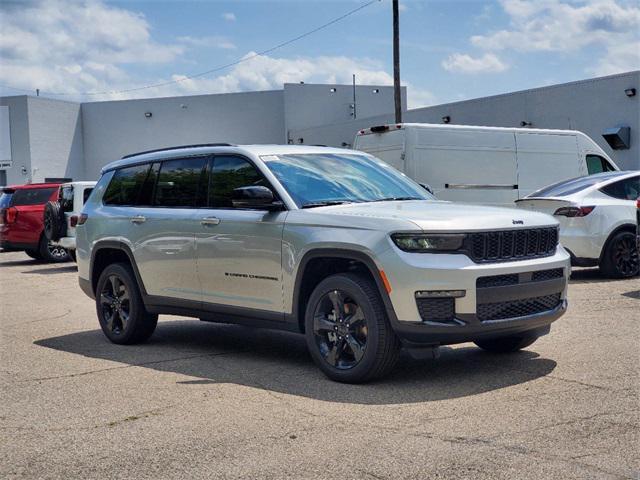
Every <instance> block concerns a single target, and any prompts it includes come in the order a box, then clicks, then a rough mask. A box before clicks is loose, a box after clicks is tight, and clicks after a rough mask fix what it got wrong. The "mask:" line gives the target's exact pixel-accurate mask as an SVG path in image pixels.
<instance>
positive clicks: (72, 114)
mask: <svg viewBox="0 0 640 480" xmlns="http://www.w3.org/2000/svg"><path fill="white" fill-rule="evenodd" d="M27 108H28V111H29V142H30V150H31V179H32V181H33V182H42V181H44V179H45V178H47V177H52V178H60V177H65V178H72V179H73V180H85V179H86V176H85V173H86V172H85V167H84V145H83V142H82V119H81V116H80V104H78V103H73V102H63V101H60V100H51V99H48V98H42V97H28V100H27Z"/></svg>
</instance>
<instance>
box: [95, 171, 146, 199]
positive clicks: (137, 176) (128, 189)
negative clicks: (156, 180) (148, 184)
mask: <svg viewBox="0 0 640 480" xmlns="http://www.w3.org/2000/svg"><path fill="white" fill-rule="evenodd" d="M150 166H151V165H149V164H146V165H135V166H133V167H127V168H121V169H120V170H116V172H115V173H114V174H113V178H112V179H111V183H109V186H108V187H107V191H106V192H105V193H104V199H103V202H104V204H105V205H137V204H138V197H139V196H140V192H141V190H142V186H143V185H144V182H145V180H146V178H147V175H148V173H149V167H150Z"/></svg>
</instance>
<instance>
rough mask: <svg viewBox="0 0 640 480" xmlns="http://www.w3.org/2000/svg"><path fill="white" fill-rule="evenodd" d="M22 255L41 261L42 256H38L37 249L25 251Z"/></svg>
mask: <svg viewBox="0 0 640 480" xmlns="http://www.w3.org/2000/svg"><path fill="white" fill-rule="evenodd" d="M24 253H26V254H27V255H29V256H30V257H31V258H33V259H34V260H42V255H40V251H39V250H37V249H29V250H25V251H24Z"/></svg>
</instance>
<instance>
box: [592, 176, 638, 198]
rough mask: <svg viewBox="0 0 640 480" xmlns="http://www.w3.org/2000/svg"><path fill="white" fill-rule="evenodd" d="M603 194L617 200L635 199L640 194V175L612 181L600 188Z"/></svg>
mask: <svg viewBox="0 0 640 480" xmlns="http://www.w3.org/2000/svg"><path fill="white" fill-rule="evenodd" d="M600 191H601V192H602V193H604V194H605V195H609V196H610V197H613V198H617V199H619V200H636V199H637V198H638V197H639V196H640V177H631V178H626V179H624V180H620V181H619V182H614V183H611V184H609V185H607V186H606V187H602V188H601V189H600Z"/></svg>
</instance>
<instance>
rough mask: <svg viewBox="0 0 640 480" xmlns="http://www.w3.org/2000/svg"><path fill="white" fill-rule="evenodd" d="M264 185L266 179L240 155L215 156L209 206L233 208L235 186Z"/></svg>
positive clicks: (210, 181) (210, 183)
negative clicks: (232, 199)
mask: <svg viewBox="0 0 640 480" xmlns="http://www.w3.org/2000/svg"><path fill="white" fill-rule="evenodd" d="M251 185H263V186H265V187H267V186H268V185H267V182H266V180H265V179H264V178H263V177H262V175H260V172H258V170H256V168H255V167H254V166H253V165H252V164H251V163H249V162H248V161H246V160H245V159H243V158H240V157H231V156H229V157H224V156H220V157H215V158H214V160H213V168H212V169H211V176H210V177H209V206H210V207H213V208H233V204H232V203H231V192H233V189H234V188H240V187H248V186H251Z"/></svg>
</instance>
